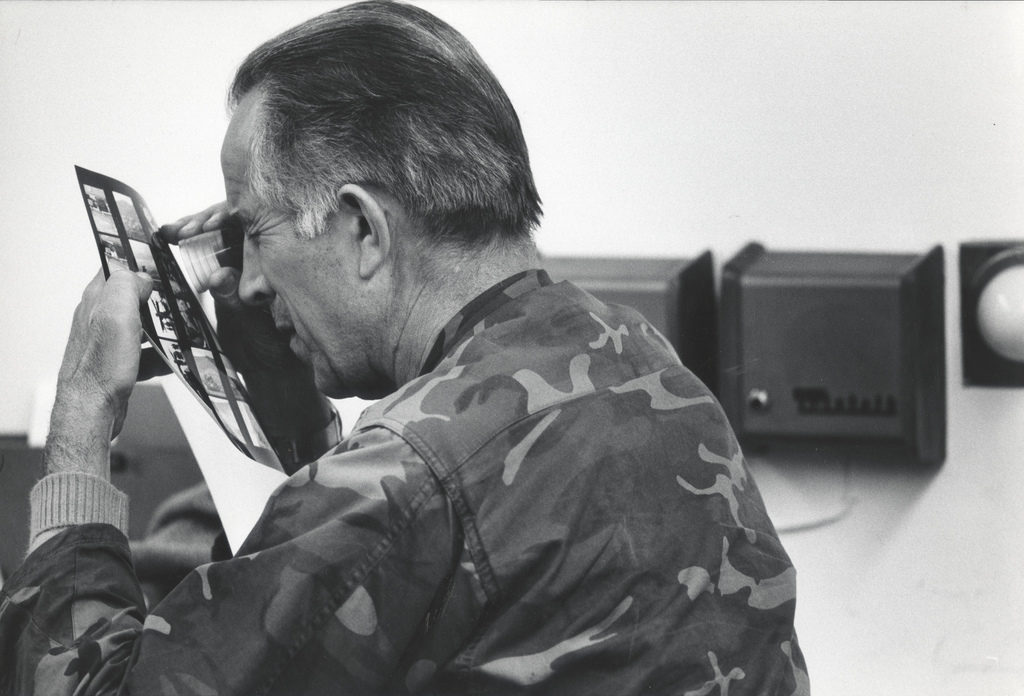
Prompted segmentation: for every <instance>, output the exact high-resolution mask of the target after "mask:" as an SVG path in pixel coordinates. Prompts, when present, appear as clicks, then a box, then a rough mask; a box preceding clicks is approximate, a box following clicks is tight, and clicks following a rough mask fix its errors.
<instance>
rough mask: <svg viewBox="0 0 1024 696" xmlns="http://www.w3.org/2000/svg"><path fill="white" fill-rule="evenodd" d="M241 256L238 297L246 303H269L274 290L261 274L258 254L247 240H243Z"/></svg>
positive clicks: (257, 304) (260, 304) (258, 304)
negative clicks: (243, 245)
mask: <svg viewBox="0 0 1024 696" xmlns="http://www.w3.org/2000/svg"><path fill="white" fill-rule="evenodd" d="M242 257H243V258H242V276H241V277H240V278H239V279H238V297H239V298H240V299H241V300H242V302H244V303H246V304H248V305H256V306H262V305H267V304H270V302H271V300H273V299H274V291H273V289H272V288H271V287H270V284H269V283H268V282H267V277H266V276H265V275H264V274H263V268H262V267H261V266H260V259H259V256H258V255H257V253H256V252H255V250H254V249H253V248H252V243H251V242H250V241H249V240H246V241H245V247H244V253H243V255H242Z"/></svg>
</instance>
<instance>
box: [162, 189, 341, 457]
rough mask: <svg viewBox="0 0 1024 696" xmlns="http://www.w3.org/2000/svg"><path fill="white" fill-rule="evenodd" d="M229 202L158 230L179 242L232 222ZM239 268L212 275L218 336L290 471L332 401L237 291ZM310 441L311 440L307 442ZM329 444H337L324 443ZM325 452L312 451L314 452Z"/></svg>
mask: <svg viewBox="0 0 1024 696" xmlns="http://www.w3.org/2000/svg"><path fill="white" fill-rule="evenodd" d="M230 218H231V212H230V210H229V209H228V206H227V203H218V204H216V205H212V206H210V207H209V208H207V209H205V210H203V211H202V212H199V213H196V214H195V215H191V216H186V217H184V218H181V219H180V220H178V221H177V222H174V223H172V224H170V225H164V226H163V227H161V228H160V233H161V234H162V235H163V236H164V238H165V239H167V241H169V242H171V243H172V244H177V243H179V242H181V241H183V240H185V239H188V238H190V237H194V236H195V235H197V234H201V233H204V232H214V231H217V230H220V229H222V228H223V227H224V226H225V225H227V224H229V223H230V222H231V219H230ZM240 276H241V273H240V271H238V270H237V269H234V268H220V269H218V270H216V271H214V273H213V274H212V275H211V276H210V294H211V295H213V297H214V299H215V300H216V309H217V337H218V339H219V340H220V344H221V348H223V349H224V352H225V353H226V354H227V356H228V358H229V359H230V361H231V363H232V364H233V365H234V366H235V369H237V370H238V371H239V372H241V373H242V377H243V378H244V379H245V384H246V387H247V388H248V391H249V399H250V402H251V404H252V407H253V409H254V410H255V411H256V415H257V418H258V419H259V421H260V423H261V424H262V425H263V427H264V430H265V432H266V435H267V437H268V438H269V439H270V441H271V443H272V444H273V445H274V448H275V450H277V454H278V456H279V457H280V459H281V463H282V464H283V465H284V468H285V471H287V472H289V473H291V472H292V471H293V470H295V469H297V468H298V466H299V464H301V463H305V462H304V461H299V460H303V459H310V458H311V457H308V456H301V454H302V452H304V451H306V450H305V448H303V447H301V446H300V447H299V449H300V456H299V460H296V458H295V456H296V450H295V445H296V443H302V442H303V441H306V442H309V444H310V445H311V446H313V447H315V446H316V445H315V444H314V442H315V441H316V439H317V438H319V437H321V436H322V431H324V429H325V427H327V426H328V425H330V423H331V422H332V419H333V418H334V410H333V408H332V406H331V404H330V402H329V401H328V400H327V399H326V398H325V397H324V396H323V395H322V394H320V392H319V391H318V390H317V388H316V384H315V382H314V380H313V371H312V369H311V368H310V366H308V365H306V364H305V363H303V362H302V361H301V360H299V359H298V358H297V357H296V356H295V354H294V353H293V352H292V351H291V349H290V348H289V347H288V338H289V337H288V336H285V335H282V334H281V332H279V331H278V330H277V328H276V327H275V326H274V319H273V317H272V316H271V313H270V308H269V307H268V306H265V305H264V306H253V305H247V304H245V303H244V302H243V301H242V300H241V298H240V297H239V295H238V281H239V278H240ZM311 441H312V442H311ZM327 444H328V445H333V444H335V443H334V442H328V443H327ZM322 453H323V452H316V456H318V455H319V454H322Z"/></svg>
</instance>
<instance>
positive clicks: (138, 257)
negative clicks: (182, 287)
mask: <svg viewBox="0 0 1024 696" xmlns="http://www.w3.org/2000/svg"><path fill="white" fill-rule="evenodd" d="M128 248H129V249H131V252H132V257H133V258H134V259H135V267H136V269H135V270H138V271H143V272H144V273H148V274H149V277H150V278H152V279H153V280H154V281H157V282H159V280H160V272H159V271H158V270H157V267H156V261H154V260H153V252H152V250H151V249H150V248H149V244H148V243H146V242H138V241H135V240H133V239H131V238H129V240H128Z"/></svg>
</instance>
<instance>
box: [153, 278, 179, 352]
mask: <svg viewBox="0 0 1024 696" xmlns="http://www.w3.org/2000/svg"><path fill="white" fill-rule="evenodd" d="M147 304H148V306H149V313H150V315H151V316H152V318H153V326H154V328H155V329H156V332H157V334H158V335H159V336H160V337H161V338H165V339H169V340H174V339H175V338H176V337H177V334H175V332H174V317H173V316H172V315H171V308H170V307H169V306H168V304H167V298H166V297H165V296H164V295H163V293H162V292H160V291H159V290H154V292H153V294H152V295H151V296H150V298H149V302H148V303H147Z"/></svg>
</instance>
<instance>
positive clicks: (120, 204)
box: [113, 191, 149, 248]
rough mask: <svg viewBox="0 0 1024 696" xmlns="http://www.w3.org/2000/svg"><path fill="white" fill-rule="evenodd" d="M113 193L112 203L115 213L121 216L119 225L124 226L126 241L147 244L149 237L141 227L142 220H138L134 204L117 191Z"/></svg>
mask: <svg viewBox="0 0 1024 696" xmlns="http://www.w3.org/2000/svg"><path fill="white" fill-rule="evenodd" d="M113 193H114V202H115V203H116V204H117V212H118V213H120V215H121V224H123V225H124V231H125V234H127V235H128V239H129V240H135V241H137V242H143V243H148V242H149V235H148V234H147V233H146V230H145V229H144V228H143V227H142V220H140V219H139V214H138V213H137V212H136V211H135V204H134V203H132V199H131V198H129V197H128V196H126V195H124V194H123V193H120V192H118V191H114V192H113ZM133 248H134V246H133Z"/></svg>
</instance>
